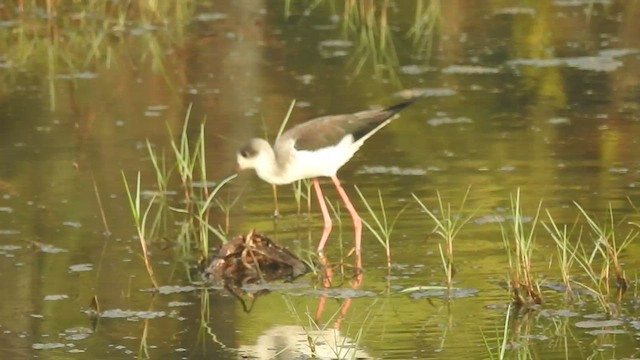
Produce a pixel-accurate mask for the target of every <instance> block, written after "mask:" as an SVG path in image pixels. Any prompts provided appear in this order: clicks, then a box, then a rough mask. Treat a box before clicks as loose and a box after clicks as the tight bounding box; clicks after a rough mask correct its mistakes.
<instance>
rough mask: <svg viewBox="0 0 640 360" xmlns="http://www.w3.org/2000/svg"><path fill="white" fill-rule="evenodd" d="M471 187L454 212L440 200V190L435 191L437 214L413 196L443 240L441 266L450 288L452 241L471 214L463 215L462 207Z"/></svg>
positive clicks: (440, 246) (452, 268) (452, 271)
mask: <svg viewBox="0 0 640 360" xmlns="http://www.w3.org/2000/svg"><path fill="white" fill-rule="evenodd" d="M470 190H471V187H469V188H467V192H466V193H465V194H464V197H463V198H462V201H461V202H460V208H459V209H458V211H457V212H456V213H453V212H452V211H451V204H447V205H446V206H445V204H444V203H443V201H442V197H441V196H440V192H437V197H438V210H439V211H438V214H439V216H438V215H437V214H436V213H435V212H433V211H431V210H429V208H428V207H427V206H426V205H425V204H424V203H423V202H422V201H420V199H419V198H418V197H417V196H416V195H415V194H412V195H413V198H414V199H415V200H416V201H417V202H418V204H419V205H420V207H421V208H422V210H424V212H426V213H427V215H429V217H430V218H431V219H432V220H433V221H434V222H435V227H434V229H433V232H434V233H436V234H437V235H439V236H440V237H441V238H442V240H444V249H443V246H442V244H438V249H439V250H440V259H441V260H442V267H443V269H444V272H445V275H446V277H447V279H446V280H447V286H448V287H449V288H451V286H452V283H453V276H454V275H455V272H456V270H455V266H454V259H453V242H454V240H455V239H456V237H457V236H458V233H459V232H460V230H461V229H462V227H464V225H465V224H466V223H467V222H469V220H471V217H472V216H473V214H470V215H469V216H466V217H464V216H463V213H464V207H465V204H466V202H467V198H468V196H469V191H470Z"/></svg>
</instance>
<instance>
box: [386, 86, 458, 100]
mask: <svg viewBox="0 0 640 360" xmlns="http://www.w3.org/2000/svg"><path fill="white" fill-rule="evenodd" d="M455 94H457V92H456V91H455V90H451V89H447V88H412V89H405V90H402V91H398V92H397V93H395V94H393V95H394V96H396V97H401V98H404V99H409V98H413V97H439V96H453V95H455Z"/></svg>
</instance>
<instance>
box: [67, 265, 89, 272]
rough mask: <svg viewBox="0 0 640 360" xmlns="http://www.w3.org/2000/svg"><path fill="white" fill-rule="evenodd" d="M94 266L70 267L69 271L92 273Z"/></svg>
mask: <svg viewBox="0 0 640 360" xmlns="http://www.w3.org/2000/svg"><path fill="white" fill-rule="evenodd" d="M92 270H93V264H77V265H71V266H69V271H71V272H83V271H92Z"/></svg>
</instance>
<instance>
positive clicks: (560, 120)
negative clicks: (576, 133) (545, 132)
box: [547, 117, 571, 125]
mask: <svg viewBox="0 0 640 360" xmlns="http://www.w3.org/2000/svg"><path fill="white" fill-rule="evenodd" d="M547 123H548V124H551V125H565V124H571V120H569V119H567V118H562V117H557V118H551V119H549V120H547Z"/></svg>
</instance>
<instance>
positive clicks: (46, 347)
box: [31, 343, 66, 350]
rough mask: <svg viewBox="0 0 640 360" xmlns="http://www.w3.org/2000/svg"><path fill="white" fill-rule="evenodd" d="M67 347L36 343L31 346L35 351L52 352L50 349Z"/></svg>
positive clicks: (60, 344) (58, 344) (56, 344)
mask: <svg viewBox="0 0 640 360" xmlns="http://www.w3.org/2000/svg"><path fill="white" fill-rule="evenodd" d="M63 347H66V345H65V344H63V343H46V344H43V343H35V344H32V345H31V348H32V349H34V350H50V349H60V348H63Z"/></svg>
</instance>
